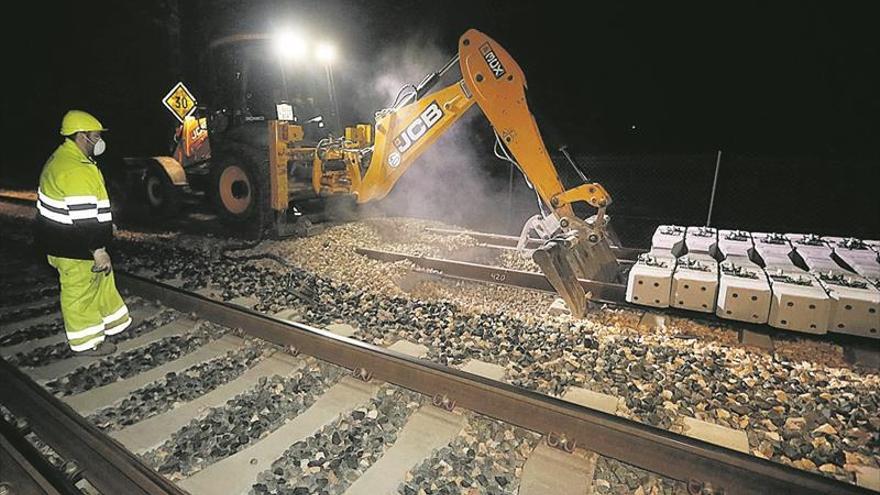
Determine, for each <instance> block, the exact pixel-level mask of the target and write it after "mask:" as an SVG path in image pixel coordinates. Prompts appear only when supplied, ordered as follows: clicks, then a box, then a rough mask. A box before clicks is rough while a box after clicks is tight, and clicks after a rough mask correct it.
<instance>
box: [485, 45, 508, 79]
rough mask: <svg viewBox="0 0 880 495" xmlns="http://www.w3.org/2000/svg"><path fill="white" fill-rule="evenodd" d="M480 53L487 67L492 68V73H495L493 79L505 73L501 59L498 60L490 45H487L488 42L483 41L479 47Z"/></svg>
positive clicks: (499, 77)
mask: <svg viewBox="0 0 880 495" xmlns="http://www.w3.org/2000/svg"><path fill="white" fill-rule="evenodd" d="M480 53H482V54H483V58H484V59H485V60H486V63H487V64H488V65H489V69H491V70H492V74H494V75H495V79H501V76H503V75H504V74H506V72H505V70H504V66H503V65H501V60H498V56H497V55H495V52H494V51H492V47H491V46H489V43H484V44H483V45H482V46H481V47H480Z"/></svg>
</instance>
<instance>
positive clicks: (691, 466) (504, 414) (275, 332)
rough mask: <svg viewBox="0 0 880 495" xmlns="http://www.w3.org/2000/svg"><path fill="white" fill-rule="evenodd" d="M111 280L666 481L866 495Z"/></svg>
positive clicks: (184, 296)
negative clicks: (568, 441)
mask: <svg viewBox="0 0 880 495" xmlns="http://www.w3.org/2000/svg"><path fill="white" fill-rule="evenodd" d="M116 280H117V283H118V284H119V285H120V286H121V287H123V288H125V289H127V290H129V291H131V292H133V293H135V294H138V295H140V296H141V297H144V298H146V299H149V300H158V301H160V302H161V303H162V304H165V305H167V306H170V307H172V308H175V309H177V310H178V311H182V312H186V313H190V312H195V313H196V314H198V315H199V316H200V317H202V318H205V319H207V320H210V321H212V322H214V323H217V324H220V325H224V326H228V327H234V328H241V329H242V330H244V331H245V332H247V333H249V334H250V335H253V336H254V337H257V338H261V339H264V340H267V341H269V342H273V343H275V344H278V345H281V346H284V347H293V348H295V349H296V350H297V351H299V352H302V353H304V354H307V355H310V356H314V357H316V358H318V359H322V360H325V361H329V362H331V363H334V364H337V365H339V366H342V367H344V368H348V369H351V370H361V369H363V370H367V371H369V372H370V373H372V376H373V377H374V378H375V379H378V380H382V381H385V382H389V383H393V384H396V385H399V386H401V387H404V388H407V389H411V390H414V391H416V392H419V393H422V394H425V395H428V396H433V397H438V396H446V397H448V398H450V399H452V400H454V401H455V403H456V404H457V405H458V406H461V407H464V408H466V409H470V410H472V411H475V412H477V413H480V414H484V415H487V416H491V417H493V418H497V419H499V420H502V421H505V422H508V423H511V424H514V425H517V426H520V427H523V428H526V429H529V430H532V431H536V432H539V433H541V434H544V435H549V434H553V435H557V436H558V435H564V436H565V437H566V438H568V439H571V440H573V441H576V442H577V445H579V446H581V447H583V448H586V449H589V450H592V451H595V452H598V453H599V454H601V455H604V456H608V457H612V458H614V459H618V460H620V461H622V462H625V463H628V464H632V465H635V466H638V467H640V468H642V469H646V470H648V471H652V472H654V473H658V474H660V475H663V476H666V477H668V478H672V479H676V480H681V481H684V482H690V483H691V486H693V487H697V488H699V487H709V486H711V487H712V488H713V489H715V490H718V489H722V490H723V491H724V493H762V494H763V493H792V494H795V493H796V494H814V493H815V494H818V493H825V494H832V493H833V494H839V495H846V494H867V493H871V492H870V491H869V490H866V489H864V488H862V487H859V486H856V485H852V484H848V483H844V482H841V481H837V480H834V479H831V478H826V477H823V476H820V475H817V474H814V473H810V472H806V471H802V470H799V469H796V468H793V467H790V466H785V465H782V464H777V463H774V462H771V461H768V460H765V459H760V458H757V457H754V456H750V455H748V454H743V453H741V452H736V451H733V450H729V449H725V448H722V447H718V446H715V445H712V444H709V443H706V442H702V441H699V440H695V439H692V438H688V437H684V436H681V435H676V434H673V433H670V432H668V431H665V430H661V429H658V428H654V427H651V426H647V425H644V424H640V423H637V422H634V421H630V420H626V419H624V418H619V417H616V416H614V415H611V414H606V413H603V412H600V411H595V410H592V409H589V408H586V407H582V406H579V405H576V404H572V403H569V402H565V401H563V400H560V399H556V398H554V397H549V396H546V395H542V394H538V393H536V392H532V391H529V390H525V389H522V388H519V387H515V386H512V385H509V384H505V383H501V382H496V381H494V380H490V379H487V378H483V377H480V376H477V375H473V374H470V373H466V372H463V371H460V370H456V369H453V368H449V367H445V366H441V365H439V364H436V363H432V362H429V361H425V360H421V359H416V358H412V357H409V356H406V355H404V354H400V353H398V352H394V351H390V350H387V349H383V348H380V347H376V346H373V345H370V344H367V343H364V342H360V341H358V340H354V339H349V338H345V337H340V336H337V335H334V334H332V333H331V332H328V331H325V330H321V329H319V328H315V327H311V326H308V325H305V324H301V323H296V322H290V321H286V320H281V319H278V318H274V317H271V316H266V315H263V314H260V313H258V312H256V311H253V310H250V309H247V308H244V307H240V306H235V305H231V304H229V303H224V302H220V301H215V300H211V299H208V298H206V297H203V296H201V295H198V294H193V293H190V292H187V291H184V290H181V289H178V288H175V287H171V286H169V285H165V284H162V283H158V282H154V281H151V280H148V279H146V278H142V277H139V276H136V275H131V274H126V273H122V272H117V273H116Z"/></svg>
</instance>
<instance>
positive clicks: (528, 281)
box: [355, 248, 626, 304]
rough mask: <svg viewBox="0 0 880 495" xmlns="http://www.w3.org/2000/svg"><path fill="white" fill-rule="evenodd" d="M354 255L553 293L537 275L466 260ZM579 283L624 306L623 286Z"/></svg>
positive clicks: (595, 298) (598, 296)
mask: <svg viewBox="0 0 880 495" xmlns="http://www.w3.org/2000/svg"><path fill="white" fill-rule="evenodd" d="M355 252H357V253H358V254H361V255H364V256H367V257H369V258H372V259H374V260H379V261H390V262H394V261H404V260H406V261H411V262H412V263H414V264H415V265H416V266H420V267H422V268H427V269H430V270H436V271H438V272H440V273H441V274H443V275H444V276H446V277H452V278H460V279H464V280H473V281H477V282H489V283H492V284H501V285H509V286H512V287H519V288H523V289H533V290H540V291H544V292H553V293H555V292H556V290H555V289H554V288H553V286H552V285H550V281H549V280H547V277H545V276H544V275H543V274H540V273H534V272H524V271H520V270H510V269H507V268H501V267H497V266H489V265H480V264H477V263H468V262H466V261H453V260H444V259H439V258H426V257H422V256H411V255H408V254H401V253H392V252H389V251H379V250H377V249H366V248H357V249H356V250H355ZM579 281H580V283H581V287H583V288H584V291H586V292H589V293H592V297H591V298H590V299H591V300H592V301H595V302H603V303H612V304H625V303H626V300H625V296H626V285H624V284H613V283H608V282H597V281H595V280H583V279H581V280H579Z"/></svg>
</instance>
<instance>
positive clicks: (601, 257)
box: [532, 218, 618, 317]
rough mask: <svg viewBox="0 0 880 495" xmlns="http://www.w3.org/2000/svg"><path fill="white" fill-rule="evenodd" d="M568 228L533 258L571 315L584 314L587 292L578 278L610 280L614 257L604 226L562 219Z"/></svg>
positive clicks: (613, 275) (613, 273) (615, 270)
mask: <svg viewBox="0 0 880 495" xmlns="http://www.w3.org/2000/svg"><path fill="white" fill-rule="evenodd" d="M561 224H563V225H565V226H568V227H575V228H571V229H569V230H567V231H564V232H563V233H562V234H559V235H557V236H555V237H553V238H551V239H550V240H548V241H546V242H545V243H544V245H543V246H541V247H539V248H537V249H536V250H535V251H534V252H533V253H532V260H534V262H535V264H537V265H538V267H539V268H541V271H542V272H544V276H546V277H547V280H549V281H550V284H551V285H552V286H553V288H554V289H556V292H557V293H559V295H560V296H561V297H562V299H563V300H564V301H565V304H566V305H567V306H568V309H569V311H571V314H572V315H573V316H576V317H583V316H584V315H585V314H586V310H587V299H588V297H589V295H588V294H586V293H585V292H584V289H583V287H582V286H581V284H580V281H579V279H584V280H595V281H601V282H612V281H614V280H616V278H617V274H618V266H617V258H616V257H615V256H614V253H613V252H612V251H611V246H609V244H608V240H607V237H606V236H605V235H604V229H603V228H602V227H601V226H599V227H596V226H592V225H590V224H589V223H586V222H583V221H580V220H577V219H567V218H566V219H563V220H562V222H561Z"/></svg>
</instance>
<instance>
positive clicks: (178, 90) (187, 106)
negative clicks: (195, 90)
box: [162, 82, 196, 122]
mask: <svg viewBox="0 0 880 495" xmlns="http://www.w3.org/2000/svg"><path fill="white" fill-rule="evenodd" d="M162 104H164V105H165V108H167V109H168V110H169V111H171V113H173V114H174V116H175V117H177V120H179V121H181V122H183V119H185V118H186V116H187V115H189V114H191V113H193V111H195V109H196V99H195V98H194V97H193V95H192V93H190V92H189V90H188V89H186V86H184V85H183V83H182V82H179V83H177V84H175V85H174V87H173V88H171V91H169V92H168V94H167V95H165V98H162Z"/></svg>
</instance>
